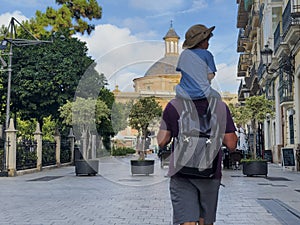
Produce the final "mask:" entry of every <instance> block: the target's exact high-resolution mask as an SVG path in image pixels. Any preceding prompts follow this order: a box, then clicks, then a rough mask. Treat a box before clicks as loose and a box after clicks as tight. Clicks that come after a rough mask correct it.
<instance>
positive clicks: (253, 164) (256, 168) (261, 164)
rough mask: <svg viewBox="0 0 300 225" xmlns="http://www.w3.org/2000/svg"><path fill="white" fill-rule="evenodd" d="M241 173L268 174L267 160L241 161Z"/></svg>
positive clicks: (250, 174)
mask: <svg viewBox="0 0 300 225" xmlns="http://www.w3.org/2000/svg"><path fill="white" fill-rule="evenodd" d="M243 174H244V175H247V176H254V175H264V176H266V177H267V175H268V162H267V161H249V162H243Z"/></svg>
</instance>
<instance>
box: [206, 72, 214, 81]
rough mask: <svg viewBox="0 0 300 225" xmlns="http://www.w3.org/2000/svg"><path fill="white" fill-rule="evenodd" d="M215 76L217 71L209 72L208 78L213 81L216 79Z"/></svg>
mask: <svg viewBox="0 0 300 225" xmlns="http://www.w3.org/2000/svg"><path fill="white" fill-rule="evenodd" d="M214 77H215V73H209V74H207V79H208V81H209V83H211V80H212V79H214Z"/></svg>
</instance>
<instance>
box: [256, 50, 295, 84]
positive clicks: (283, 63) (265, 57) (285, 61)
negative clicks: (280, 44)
mask: <svg viewBox="0 0 300 225" xmlns="http://www.w3.org/2000/svg"><path fill="white" fill-rule="evenodd" d="M260 54H261V59H262V63H263V65H264V66H265V67H266V72H267V73H268V74H274V73H275V72H277V71H278V70H280V69H283V70H284V71H285V72H286V73H288V74H289V75H290V77H291V79H293V76H292V71H293V68H294V67H293V63H292V62H293V60H294V58H293V56H292V55H284V56H283V57H281V60H280V65H279V67H277V68H276V69H272V68H270V66H271V64H272V56H273V50H272V49H270V48H269V46H268V45H265V47H264V48H263V49H262V50H261V51H260Z"/></svg>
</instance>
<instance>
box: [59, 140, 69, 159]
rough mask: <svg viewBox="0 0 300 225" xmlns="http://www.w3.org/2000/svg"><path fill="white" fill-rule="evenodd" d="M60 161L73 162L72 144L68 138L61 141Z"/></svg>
mask: <svg viewBox="0 0 300 225" xmlns="http://www.w3.org/2000/svg"><path fill="white" fill-rule="evenodd" d="M60 162H61V163H68V162H71V145H70V141H69V140H68V139H62V140H61V142H60Z"/></svg>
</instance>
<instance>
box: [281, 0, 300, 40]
mask: <svg viewBox="0 0 300 225" xmlns="http://www.w3.org/2000/svg"><path fill="white" fill-rule="evenodd" d="M299 25H300V2H299V0H289V1H288V3H287V5H286V7H285V9H284V12H283V14H282V36H283V40H284V41H285V42H289V41H295V40H296V37H297V38H298V37H299V36H300V34H299V29H297V26H299Z"/></svg>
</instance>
